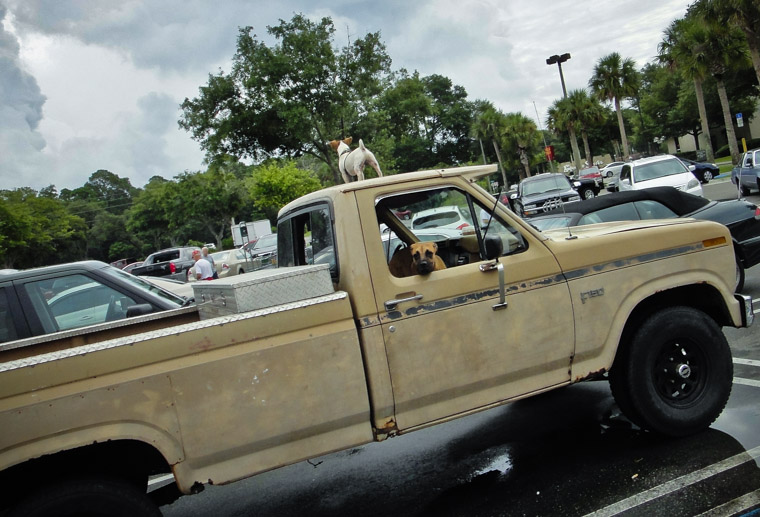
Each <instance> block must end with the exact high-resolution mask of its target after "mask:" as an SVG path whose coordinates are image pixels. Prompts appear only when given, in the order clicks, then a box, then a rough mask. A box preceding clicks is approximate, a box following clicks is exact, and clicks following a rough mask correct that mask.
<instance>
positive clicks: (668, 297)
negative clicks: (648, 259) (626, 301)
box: [621, 284, 733, 343]
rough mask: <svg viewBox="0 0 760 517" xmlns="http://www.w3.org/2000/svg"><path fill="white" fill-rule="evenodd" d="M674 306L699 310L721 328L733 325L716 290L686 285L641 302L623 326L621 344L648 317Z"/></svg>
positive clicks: (704, 285) (630, 336)
mask: <svg viewBox="0 0 760 517" xmlns="http://www.w3.org/2000/svg"><path fill="white" fill-rule="evenodd" d="M674 306H684V307H693V308H695V309H699V310H700V311H702V312H704V313H705V314H707V315H708V316H709V317H710V318H712V319H713V320H715V322H716V323H717V324H718V326H721V327H724V326H730V325H733V321H732V320H731V315H730V314H729V312H728V309H727V308H726V304H725V303H724V301H723V297H722V296H721V294H720V292H719V291H718V289H716V288H715V287H713V286H711V285H709V284H695V285H687V286H683V287H675V288H673V289H668V290H666V291H660V292H659V293H655V294H653V295H652V296H650V297H649V298H646V299H644V300H642V301H641V302H640V303H639V304H638V305H637V306H636V308H635V309H634V310H633V312H632V313H631V316H630V317H629V318H628V321H627V322H626V324H625V328H624V329H623V336H622V339H621V343H623V342H628V341H630V339H631V338H632V337H633V334H634V333H635V332H636V331H637V330H638V329H639V328H640V327H641V325H642V323H643V322H644V321H645V320H646V319H647V318H649V316H651V315H652V314H654V313H655V312H657V311H659V310H661V309H664V308H665V307H674Z"/></svg>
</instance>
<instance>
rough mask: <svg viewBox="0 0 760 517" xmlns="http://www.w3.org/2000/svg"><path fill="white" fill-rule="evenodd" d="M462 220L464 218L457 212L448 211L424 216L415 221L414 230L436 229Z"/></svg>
mask: <svg viewBox="0 0 760 517" xmlns="http://www.w3.org/2000/svg"><path fill="white" fill-rule="evenodd" d="M461 220H462V216H461V215H460V213H459V212H457V211H456V210H447V211H445V212H437V213H434V214H430V215H423V216H422V217H418V218H416V219H415V220H414V225H413V227H414V228H435V227H437V226H444V225H447V224H452V223H456V222H459V221H461Z"/></svg>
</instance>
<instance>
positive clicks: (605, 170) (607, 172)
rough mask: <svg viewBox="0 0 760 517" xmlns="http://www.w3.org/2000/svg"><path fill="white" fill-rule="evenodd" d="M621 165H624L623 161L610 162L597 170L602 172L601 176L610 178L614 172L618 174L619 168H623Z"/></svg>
mask: <svg viewBox="0 0 760 517" xmlns="http://www.w3.org/2000/svg"><path fill="white" fill-rule="evenodd" d="M623 165H625V162H610V163H608V164H607V165H605V166H604V167H602V168H601V169H599V172H601V173H602V177H603V178H611V177H613V176H614V175H615V174H620V169H622V168H623Z"/></svg>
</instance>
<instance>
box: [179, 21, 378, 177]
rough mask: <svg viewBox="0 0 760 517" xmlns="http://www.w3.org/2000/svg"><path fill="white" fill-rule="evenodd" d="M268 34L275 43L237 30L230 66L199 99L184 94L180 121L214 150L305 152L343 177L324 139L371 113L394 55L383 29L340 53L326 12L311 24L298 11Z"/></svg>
mask: <svg viewBox="0 0 760 517" xmlns="http://www.w3.org/2000/svg"><path fill="white" fill-rule="evenodd" d="M267 32H268V33H269V34H270V35H271V36H273V37H274V38H275V39H276V40H277V41H278V43H277V44H276V45H274V46H272V47H268V46H267V45H266V44H264V43H263V42H261V41H259V40H257V39H256V35H255V34H253V29H252V28H251V27H244V28H241V29H240V32H239V35H238V41H237V52H236V53H235V55H234V57H233V66H232V71H231V72H230V73H229V74H227V75H225V74H223V73H222V72H220V73H219V74H218V75H214V76H209V81H208V84H207V85H206V86H203V87H201V88H200V94H199V96H198V97H197V98H195V99H193V100H189V99H185V101H184V102H183V103H182V112H183V113H182V116H181V118H180V121H179V125H180V127H182V128H184V129H185V130H187V131H190V132H191V134H192V136H193V138H194V139H196V140H198V141H199V142H200V143H201V146H202V147H203V149H205V150H206V152H207V153H208V154H209V155H210V156H215V155H217V154H220V153H226V154H230V155H233V156H236V157H249V158H252V159H254V160H262V159H264V158H267V157H272V156H291V157H294V156H299V155H301V154H304V153H306V154H310V155H313V156H315V157H317V158H319V159H320V160H322V161H323V162H324V163H326V164H327V165H328V166H329V167H330V169H331V170H332V172H333V179H334V181H335V182H336V183H339V182H340V181H341V180H340V174H339V172H338V166H337V155H336V154H335V152H334V151H333V150H332V149H331V148H330V147H329V145H328V144H327V143H328V141H330V140H332V139H334V138H336V137H338V136H343V135H344V133H343V131H345V128H347V127H351V125H352V124H353V122H354V119H356V118H358V117H360V116H363V115H364V114H366V112H367V110H368V109H369V107H370V106H371V101H372V98H371V97H372V96H374V95H377V94H378V93H379V92H380V91H381V89H382V85H383V84H384V81H386V80H387V76H388V74H389V66H390V58H389V57H388V56H387V54H386V52H385V47H384V45H383V44H382V43H381V41H380V38H379V34H377V33H375V34H368V35H366V36H365V37H364V38H363V39H358V40H356V41H354V42H353V44H352V45H350V46H348V47H346V48H344V49H343V50H342V53H339V51H338V50H337V49H336V48H335V46H334V44H333V34H334V32H335V29H334V27H333V23H332V20H331V19H329V18H322V19H321V20H320V21H319V22H312V21H310V20H309V19H308V18H306V17H305V16H303V15H301V14H296V15H294V16H293V19H292V20H291V21H290V22H285V21H283V20H280V24H279V25H278V26H275V27H267ZM342 67H345V68H342ZM368 96H369V97H370V98H368Z"/></svg>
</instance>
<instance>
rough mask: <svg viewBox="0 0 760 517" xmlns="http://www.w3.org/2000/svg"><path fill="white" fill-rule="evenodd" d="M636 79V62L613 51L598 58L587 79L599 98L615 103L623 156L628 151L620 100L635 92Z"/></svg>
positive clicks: (626, 154) (627, 153)
mask: <svg viewBox="0 0 760 517" xmlns="http://www.w3.org/2000/svg"><path fill="white" fill-rule="evenodd" d="M637 81H638V74H637V73H636V63H635V62H634V61H633V60H632V59H630V58H625V59H623V58H622V57H620V54H618V53H617V52H613V53H612V54H609V55H607V56H604V57H602V58H601V59H600V60H599V62H598V63H597V64H596V66H594V75H593V76H592V77H591V80H590V81H589V86H590V87H591V90H592V91H593V92H594V94H595V95H596V96H597V97H598V98H599V99H600V100H602V101H608V102H613V103H614V104H615V113H617V119H618V127H619V128H620V141H621V142H622V144H623V154H624V158H627V157H628V156H629V154H630V153H629V152H628V138H627V137H626V135H625V124H624V122H623V111H622V110H621V109H620V100H621V99H625V98H626V97H631V96H633V95H634V94H635V93H636V90H637Z"/></svg>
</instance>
